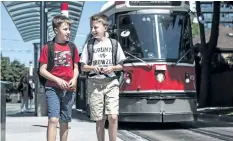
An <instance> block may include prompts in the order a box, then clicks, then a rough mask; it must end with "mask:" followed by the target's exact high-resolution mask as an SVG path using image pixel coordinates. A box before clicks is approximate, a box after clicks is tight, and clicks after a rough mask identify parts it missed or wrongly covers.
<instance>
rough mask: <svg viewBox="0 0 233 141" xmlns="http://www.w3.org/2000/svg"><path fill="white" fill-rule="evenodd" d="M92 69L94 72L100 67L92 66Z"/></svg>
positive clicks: (97, 71) (98, 70)
mask: <svg viewBox="0 0 233 141" xmlns="http://www.w3.org/2000/svg"><path fill="white" fill-rule="evenodd" d="M92 71H94V72H95V73H99V72H100V68H99V67H98V66H92Z"/></svg>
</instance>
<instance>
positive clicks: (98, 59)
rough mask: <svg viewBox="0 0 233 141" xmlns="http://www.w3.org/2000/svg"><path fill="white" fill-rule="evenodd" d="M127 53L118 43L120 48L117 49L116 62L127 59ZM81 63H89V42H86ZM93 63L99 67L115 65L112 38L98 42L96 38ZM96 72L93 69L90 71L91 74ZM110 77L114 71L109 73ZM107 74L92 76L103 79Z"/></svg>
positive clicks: (113, 74)
mask: <svg viewBox="0 0 233 141" xmlns="http://www.w3.org/2000/svg"><path fill="white" fill-rule="evenodd" d="M125 59H126V57H125V54H124V52H123V50H122V48H121V46H120V44H119V43H118V49H117V58H116V63H117V64H118V63H120V62H121V61H123V60H125ZM80 62H81V63H84V64H87V63H88V51H87V44H85V46H84V48H83V52H82V56H81V60H80ZM92 65H93V66H98V67H108V66H113V62H112V43H111V41H110V39H108V38H106V39H105V40H104V41H102V42H98V41H97V40H95V43H94V46H93V60H92ZM92 73H95V72H93V71H91V72H90V74H92ZM107 75H108V76H109V77H114V76H115V73H114V72H112V73H110V74H107ZM105 77H106V76H104V75H96V76H93V77H92V78H98V79H103V78H105Z"/></svg>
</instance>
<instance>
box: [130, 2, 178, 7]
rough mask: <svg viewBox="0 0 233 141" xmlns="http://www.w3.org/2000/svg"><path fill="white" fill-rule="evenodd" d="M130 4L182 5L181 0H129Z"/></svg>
mask: <svg viewBox="0 0 233 141" xmlns="http://www.w3.org/2000/svg"><path fill="white" fill-rule="evenodd" d="M129 5H130V6H181V1H129Z"/></svg>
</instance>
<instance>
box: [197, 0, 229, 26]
mask: <svg viewBox="0 0 233 141" xmlns="http://www.w3.org/2000/svg"><path fill="white" fill-rule="evenodd" d="M201 11H202V13H203V15H204V19H205V29H206V30H209V29H210V28H211V23H212V16H213V2H211V1H201ZM220 24H222V25H224V26H225V27H228V28H233V7H232V6H227V5H226V4H222V3H221V9H220Z"/></svg>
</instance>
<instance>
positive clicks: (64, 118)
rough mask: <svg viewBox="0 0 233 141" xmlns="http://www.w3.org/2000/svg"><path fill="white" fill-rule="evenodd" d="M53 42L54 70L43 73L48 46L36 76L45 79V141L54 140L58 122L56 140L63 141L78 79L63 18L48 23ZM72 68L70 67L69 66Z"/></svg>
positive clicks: (67, 25)
mask: <svg viewBox="0 0 233 141" xmlns="http://www.w3.org/2000/svg"><path fill="white" fill-rule="evenodd" d="M52 25H53V30H54V32H55V34H56V36H55V39H54V42H55V43H54V67H53V68H52V70H51V71H47V64H48V60H49V59H48V45H45V46H44V47H43V49H42V52H41V56H40V60H39V61H40V64H41V65H40V75H42V76H43V77H45V78H46V79H47V82H46V83H45V94H46V99H47V104H48V118H49V120H48V128H47V130H48V131H47V140H48V141H55V140H56V130H57V129H56V128H57V124H58V122H60V141H67V136H68V122H70V121H71V114H72V105H73V104H74V99H75V93H74V90H75V88H76V83H77V77H78V74H79V72H78V62H79V55H78V50H77V48H75V53H74V56H75V57H74V60H72V55H71V54H72V53H71V50H70V47H69V45H68V41H69V37H70V26H71V21H70V20H69V18H67V17H65V16H56V17H54V18H53V20H52ZM73 66H74V67H73Z"/></svg>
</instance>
